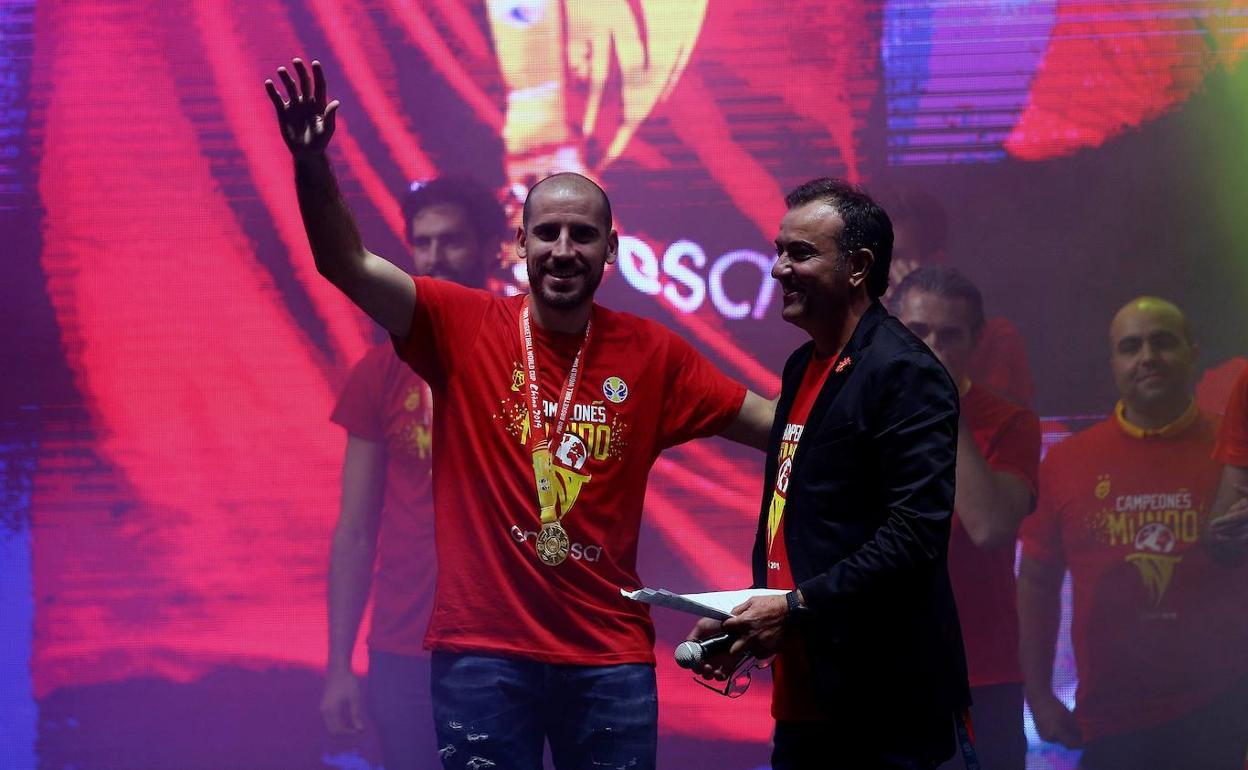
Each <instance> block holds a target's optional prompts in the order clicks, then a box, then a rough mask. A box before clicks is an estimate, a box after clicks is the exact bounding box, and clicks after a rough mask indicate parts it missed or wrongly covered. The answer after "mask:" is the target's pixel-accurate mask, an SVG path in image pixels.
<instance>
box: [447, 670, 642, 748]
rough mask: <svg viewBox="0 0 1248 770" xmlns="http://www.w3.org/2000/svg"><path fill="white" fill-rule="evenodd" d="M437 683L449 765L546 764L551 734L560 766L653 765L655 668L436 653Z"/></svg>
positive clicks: (551, 746)
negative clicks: (544, 748)
mask: <svg viewBox="0 0 1248 770" xmlns="http://www.w3.org/2000/svg"><path fill="white" fill-rule="evenodd" d="M431 684H432V689H433V721H434V730H435V732H436V733H437V738H438V753H439V756H440V758H441V761H442V767H443V768H447V770H450V769H451V768H454V769H455V770H489V769H491V768H493V770H540V768H541V767H542V744H543V742H544V740H549V741H550V753H551V756H552V757H553V758H554V761H555V767H556V768H558V769H559V770H582V769H583V770H590V769H591V768H592V769H593V770H608V768H627V770H653V768H654V766H655V753H656V747H657V742H658V717H659V705H658V688H657V686H656V684H655V678H654V666H650V665H646V664H640V663H632V664H624V665H616V666H567V665H556V664H551V663H539V662H536V661H529V660H519V659H515V658H499V657H490V656H484V655H459V654H453V653H444V652H435V653H434V654H433V659H432V683H431Z"/></svg>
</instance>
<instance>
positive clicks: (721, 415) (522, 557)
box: [396, 278, 745, 665]
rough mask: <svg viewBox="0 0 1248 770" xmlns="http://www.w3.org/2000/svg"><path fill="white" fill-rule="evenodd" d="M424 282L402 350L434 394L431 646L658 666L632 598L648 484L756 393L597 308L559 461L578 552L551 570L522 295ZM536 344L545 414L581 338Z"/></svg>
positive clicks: (657, 334)
mask: <svg viewBox="0 0 1248 770" xmlns="http://www.w3.org/2000/svg"><path fill="white" fill-rule="evenodd" d="M415 283H416V296H417V302H416V313H415V316H414V317H413V319H412V330H411V333H410V334H409V336H408V338H407V339H406V340H399V341H396V349H397V350H398V352H399V354H400V356H401V357H402V358H403V359H404V360H405V361H407V362H408V363H409V364H410V365H411V366H412V368H413V369H414V370H415V371H416V373H417V374H419V375H420V376H421V377H423V378H424V379H425V381H426V382H428V383H429V386H430V387H431V388H432V390H433V500H434V519H435V528H436V533H437V538H436V540H437V548H436V550H437V561H438V579H437V592H436V595H435V598H434V607H433V615H432V618H431V619H430V623H429V631H428V634H427V635H426V637H425V645H426V647H429V648H430V649H434V650H445V651H451V652H484V653H492V654H499V655H514V656H518V657H523V658H528V659H532V660H539V661H544V662H548V663H569V664H579V665H611V664H616V663H648V662H653V661H654V651H653V646H654V628H653V626H652V624H651V622H650V617H649V614H648V613H647V612H646V609H645V606H644V605H642V604H640V603H638V602H634V601H631V600H629V599H625V598H624V597H622V596H621V595H620V588H635V587H637V586H638V585H639V583H640V581H639V579H638V577H637V570H636V560H637V538H638V533H639V531H640V525H641V511H642V504H643V501H644V499H645V487H646V476H647V475H648V473H649V471H650V467H651V465H652V464H653V463H654V461H655V459H657V457H658V455H659V452H660V451H661V450H663V449H665V448H667V447H670V446H673V445H675V444H679V443H681V442H684V441H687V440H689V439H692V438H697V437H700V436H710V435H713V434H716V433H718V432H720V431H722V430H723V429H724V428H726V427H727V426H728V425H729V424H730V423H731V422H732V420H733V419H734V418H735V417H736V416H737V414H738V412H739V411H740V409H741V404H742V402H743V400H744V398H745V388H744V387H743V386H741V385H739V384H737V383H735V382H733V381H732V380H730V379H729V378H727V377H725V376H724V375H723V374H721V373H720V372H719V370H718V369H716V368H715V366H714V365H712V364H711V363H710V362H709V361H707V360H706V359H705V358H703V357H702V356H701V355H699V354H698V353H697V352H696V351H695V350H694V349H693V347H692V346H690V345H689V344H688V343H687V342H685V341H684V340H682V339H681V338H680V337H678V336H677V335H675V334H673V333H672V332H670V331H668V330H667V329H666V328H664V327H663V326H660V325H659V324H657V323H654V322H652V321H647V320H644V319H641V318H638V317H636V316H633V315H629V314H627V313H617V312H614V311H611V310H608V309H606V308H603V307H599V306H595V307H594V311H593V331H592V339H591V340H590V343H589V348H588V350H587V351H586V353H585V357H584V359H583V361H582V366H583V370H582V372H581V377H580V384H579V386H578V389H577V394H576V397H575V398H574V400H573V402H572V408H571V414H570V416H569V423H568V427H567V431H566V432H565V433H564V435H563V436H562V437H561V439H560V440H559V441H557V442H556V443H555V446H554V447H553V452H552V453H553V455H554V458H553V460H554V471H555V481H556V492H557V495H558V499H559V510H560V513H561V515H562V517H563V519H562V524H563V527H564V529H565V530H566V531H567V534H568V537H569V539H570V541H571V547H570V555H569V556H568V558H567V560H566V561H565V562H563V563H562V564H560V565H558V566H555V567H549V566H546V565H544V564H543V563H542V562H541V561H540V560H539V559H538V557H537V554H536V552H535V550H534V544H535V542H536V540H537V534H538V531H539V530H540V529H541V523H540V518H539V515H538V505H537V489H536V485H535V482H534V478H533V461H532V456H531V455H530V453H529V451H528V450H527V448H526V441H527V439H528V426H529V420H528V400H527V396H526V394H525V392H524V382H525V376H524V369H523V368H522V367H521V361H522V359H523V347H522V341H521V338H520V330H519V319H520V311H521V308H522V307H523V304H524V302H525V297H523V296H520V297H509V298H499V297H495V296H493V295H491V294H489V293H487V292H484V291H478V290H475V289H468V288H465V287H462V286H459V285H457V284H453V283H450V282H447V281H439V280H436V279H432V278H416V279H415ZM533 337H534V349H535V352H536V355H537V364H538V370H539V382H540V387H541V399H542V404H543V408H544V409H545V411H546V414H547V416H548V417H549V416H551V415H553V413H554V411H555V409H556V404H557V403H558V401H559V398H560V396H561V395H562V388H563V385H564V382H565V380H566V378H567V375H568V370H569V369H570V368H571V365H572V359H573V357H574V356H575V355H576V351H577V350H578V349H579V348H580V347H581V344H582V341H583V339H584V335H583V334H574V335H573V334H560V333H556V332H549V331H546V330H543V329H541V328H540V327H539V326H538V325H537V324H536V323H534V324H533ZM550 422H551V421H548V422H547V426H548V427H547V430H553V426H552V425H550ZM416 556H417V557H418V556H419V555H416Z"/></svg>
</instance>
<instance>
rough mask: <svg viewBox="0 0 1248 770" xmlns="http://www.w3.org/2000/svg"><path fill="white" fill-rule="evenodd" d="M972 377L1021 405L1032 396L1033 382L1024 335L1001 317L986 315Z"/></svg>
mask: <svg viewBox="0 0 1248 770" xmlns="http://www.w3.org/2000/svg"><path fill="white" fill-rule="evenodd" d="M970 375H971V379H972V380H974V381H975V382H977V383H979V384H980V385H985V386H987V387H988V388H989V389H990V390H993V391H995V392H996V393H998V394H1000V395H1002V396H1005V397H1006V398H1008V399H1009V400H1010V401H1013V402H1014V403H1016V404H1020V405H1022V406H1030V405H1031V403H1032V402H1033V401H1034V400H1035V395H1036V385H1035V381H1034V380H1033V379H1032V377H1031V364H1030V363H1029V362H1028V361H1027V344H1026V343H1025V342H1024V341H1023V335H1021V334H1019V332H1018V329H1016V328H1014V325H1013V324H1011V323H1010V322H1009V321H1007V320H1006V319H1004V318H989V319H988V322H987V323H986V324H985V326H984V333H983V336H981V337H980V340H979V347H978V349H977V350H976V351H975V357H974V359H973V360H972V361H971V372H970Z"/></svg>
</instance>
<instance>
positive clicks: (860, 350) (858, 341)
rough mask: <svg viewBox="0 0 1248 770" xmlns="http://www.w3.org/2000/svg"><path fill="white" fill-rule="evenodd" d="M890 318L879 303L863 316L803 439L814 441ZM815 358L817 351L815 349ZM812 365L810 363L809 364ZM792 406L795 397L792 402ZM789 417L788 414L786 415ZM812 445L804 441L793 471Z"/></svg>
mask: <svg viewBox="0 0 1248 770" xmlns="http://www.w3.org/2000/svg"><path fill="white" fill-rule="evenodd" d="M886 317H888V311H886V310H885V309H884V306H883V305H881V304H880V303H879V302H872V303H871V306H870V307H868V308H867V312H865V313H863V314H862V318H861V319H859V320H858V326H857V327H855V329H854V333H853V334H852V335H851V336H850V338H849V342H847V343H845V349H844V350H842V351H841V356H840V360H839V361H838V362H837V364H836V366H835V368H834V369H833V370H832V371H831V372H829V373H828V379H827V380H825V381H824V383H823V389H822V390H820V391H819V395H818V397H816V398H815V403H814V405H813V406H811V408H810V416H809V417H807V418H806V426H807V430H806V431H804V432H803V434H802V435H803V438H804V437H805V436H807V435H811V436H812V437H813V436H814V435H815V434H816V431H817V427H816V426H819V425H822V424H823V419H824V417H825V416H826V415H827V413H828V409H830V408H831V407H832V404H833V403H834V402H835V401H836V397H837V396H838V395H840V393H841V389H842V388H843V387H845V382H846V381H847V380H848V379H849V376H850V374H852V373H853V371H854V367H855V366H856V365H857V364H858V362H859V361H860V360H861V358H862V356H863V354H864V353H865V352H866V350H867V348H868V347H870V345H871V338H872V337H873V336H874V333H875V327H877V326H879V325H880V322H881V321H883V320H884V319H885V318H886ZM811 350H812V355H813V350H814V348H813V347H812V348H811ZM807 363H809V360H808V361H807ZM805 371H806V367H805V366H803V367H802V369H801V374H804V373H805ZM801 374H799V375H798V381H799V382H800V381H801ZM789 403H790V405H791V404H792V396H790V398H789ZM777 411H778V410H777ZM786 416H787V411H786ZM810 444H811V442H810V441H800V442H798V444H797V452H796V453H794V455H793V470H794V472H796V471H797V469H798V468H800V467H801V465H802V457H803V456H804V455H805V453H806V452H805V450H806V448H807V447H809V446H810Z"/></svg>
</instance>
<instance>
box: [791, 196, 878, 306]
mask: <svg viewBox="0 0 1248 770" xmlns="http://www.w3.org/2000/svg"><path fill="white" fill-rule="evenodd" d="M814 201H825V202H827V203H828V204H830V205H831V206H832V207H833V208H835V209H836V213H837V214H839V215H840V217H841V220H842V221H843V222H844V223H845V229H844V230H842V231H841V236H840V238H838V239H837V240H838V242H839V245H840V247H841V256H842V257H844V256H847V255H848V254H850V253H851V252H853V251H857V250H858V249H870V250H871V253H872V254H873V255H875V262H874V263H873V264H872V265H871V272H870V273H869V274H868V275H867V294H868V295H869V296H870V297H871V299H879V298H880V297H882V296H884V292H886V291H888V268H889V265H890V264H891V263H892V260H893V223H892V222H891V221H889V219H888V214H887V213H885V211H884V209H882V208H880V206H879V204H877V203H876V202H875V201H873V200H872V199H871V196H869V195H867V194H866V193H865V192H864V191H863V190H862V188H860V187H857V186H856V185H852V184H850V183H849V182H846V181H844V180H841V179H830V178H828V177H821V178H819V179H812V180H810V181H809V182H806V183H805V184H803V185H800V186H798V187H797V188H796V189H794V190H793V191H792V192H790V193H789V194H788V195H786V196H784V203H785V205H786V206H788V207H789V208H790V209H795V208H797V207H798V206H805V205H806V204H807V203H812V202H814Z"/></svg>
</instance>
